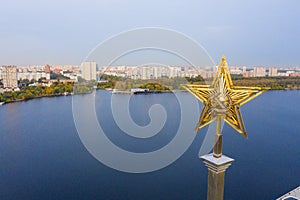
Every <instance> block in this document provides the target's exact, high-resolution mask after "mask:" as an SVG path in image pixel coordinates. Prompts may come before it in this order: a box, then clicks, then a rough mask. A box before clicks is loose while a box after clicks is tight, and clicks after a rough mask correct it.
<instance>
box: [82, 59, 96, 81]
mask: <svg viewBox="0 0 300 200" xmlns="http://www.w3.org/2000/svg"><path fill="white" fill-rule="evenodd" d="M81 75H82V78H84V79H85V80H87V81H90V80H97V64H96V62H83V63H81Z"/></svg>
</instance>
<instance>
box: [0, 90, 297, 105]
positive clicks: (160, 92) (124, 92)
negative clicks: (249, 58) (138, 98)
mask: <svg viewBox="0 0 300 200" xmlns="http://www.w3.org/2000/svg"><path fill="white" fill-rule="evenodd" d="M97 90H104V91H107V92H110V93H112V94H131V95H151V94H166V93H174V92H186V93H188V91H186V90H166V91H164V90H160V91H150V92H141V93H131V92H130V91H117V92H115V93H113V92H111V91H109V90H106V89H96V91H97ZM295 90H300V88H286V89H269V90H268V91H267V92H271V91H295ZM86 94H91V93H90V92H88V93H82V94H67V95H66V94H54V95H43V96H36V97H32V98H29V99H18V100H13V101H8V102H6V101H3V102H0V106H3V105H4V104H10V103H17V102H23V101H30V100H33V99H41V98H52V97H61V96H73V95H86Z"/></svg>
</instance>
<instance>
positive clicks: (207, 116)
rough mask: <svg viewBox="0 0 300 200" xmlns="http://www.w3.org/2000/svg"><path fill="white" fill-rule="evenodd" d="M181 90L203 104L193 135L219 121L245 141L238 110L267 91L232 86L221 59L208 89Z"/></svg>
mask: <svg viewBox="0 0 300 200" xmlns="http://www.w3.org/2000/svg"><path fill="white" fill-rule="evenodd" d="M183 87H184V88H185V89H186V90H188V91H189V92H190V93H191V94H193V95H194V96H195V97H196V98H197V99H198V100H199V101H200V102H201V103H202V104H203V108H202V111H201V114H200V117H199V120H198V123H197V126H196V128H195V131H198V130H199V129H201V128H203V127H205V126H207V125H209V124H210V123H212V122H214V121H215V120H217V118H221V119H222V120H224V121H225V122H226V123H227V124H229V125H230V126H231V127H232V128H234V129H235V130H236V131H237V132H238V133H240V134H241V135H243V136H244V137H245V138H247V137H248V136H247V134H246V129H245V126H244V122H243V118H242V115H241V112H240V107H241V106H242V105H244V104H246V103H247V102H249V101H251V100H252V99H254V98H255V97H257V96H259V95H260V94H262V93H263V92H265V91H267V90H268V89H267V88H260V87H243V86H234V85H233V83H232V80H231V76H230V73H229V69H228V65H227V62H226V58H225V56H224V55H223V56H222V59H221V61H220V64H219V66H218V70H217V72H216V76H215V78H214V80H213V82H212V84H211V85H193V84H187V85H184V86H183Z"/></svg>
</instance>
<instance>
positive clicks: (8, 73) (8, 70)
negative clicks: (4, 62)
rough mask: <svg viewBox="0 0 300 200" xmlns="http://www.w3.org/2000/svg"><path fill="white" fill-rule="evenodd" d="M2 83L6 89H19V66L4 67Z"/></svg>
mask: <svg viewBox="0 0 300 200" xmlns="http://www.w3.org/2000/svg"><path fill="white" fill-rule="evenodd" d="M1 71H2V72H1V78H2V83H3V86H4V88H5V89H17V88H18V79H17V66H2V70H1Z"/></svg>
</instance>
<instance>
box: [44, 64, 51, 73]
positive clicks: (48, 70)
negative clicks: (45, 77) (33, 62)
mask: <svg viewBox="0 0 300 200" xmlns="http://www.w3.org/2000/svg"><path fill="white" fill-rule="evenodd" d="M44 70H45V72H46V73H50V65H45V68H44Z"/></svg>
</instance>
